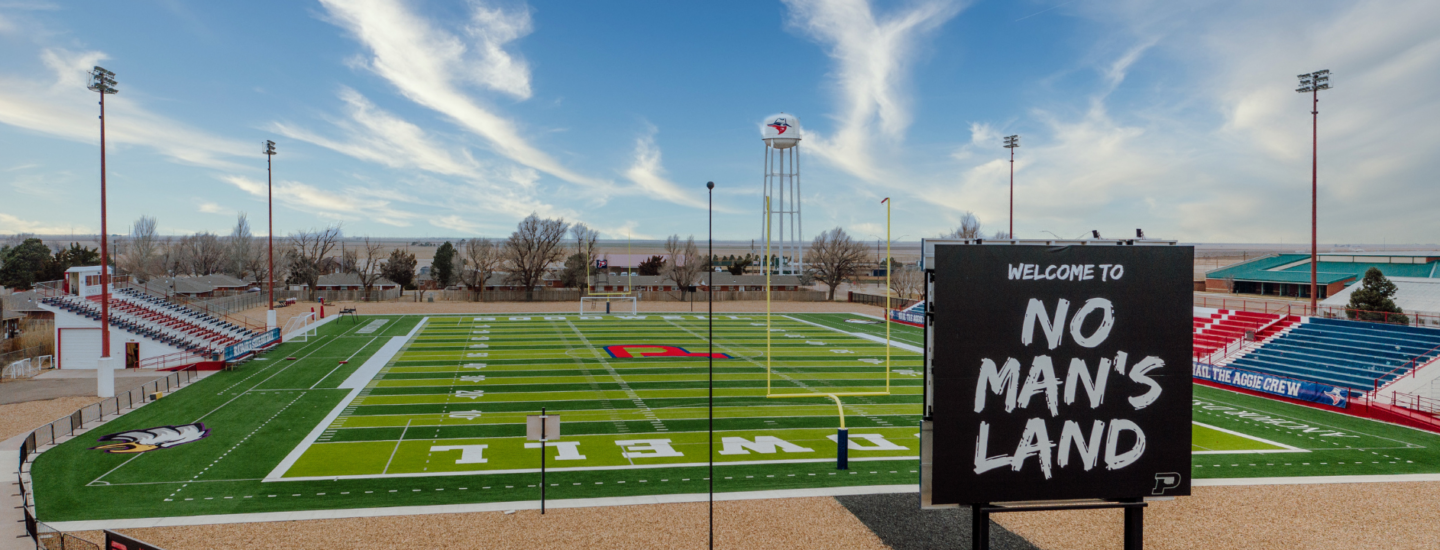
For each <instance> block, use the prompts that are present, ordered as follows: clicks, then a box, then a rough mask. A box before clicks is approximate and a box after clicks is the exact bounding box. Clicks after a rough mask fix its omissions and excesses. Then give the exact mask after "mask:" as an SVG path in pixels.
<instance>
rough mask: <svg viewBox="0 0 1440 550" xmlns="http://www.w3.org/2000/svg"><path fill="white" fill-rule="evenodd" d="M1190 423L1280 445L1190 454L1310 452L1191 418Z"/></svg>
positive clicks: (1193, 452) (1193, 453) (1267, 443)
mask: <svg viewBox="0 0 1440 550" xmlns="http://www.w3.org/2000/svg"><path fill="white" fill-rule="evenodd" d="M1190 423H1191V424H1194V425H1196V426H1202V427H1205V428H1210V429H1212V430H1215V431H1217V432H1220V433H1227V434H1230V435H1233V436H1236V437H1243V438H1245V439H1249V440H1251V441H1258V442H1260V443H1264V444H1266V445H1274V446H1276V447H1280V449H1279V450H1262V451H1253V450H1252V451H1190V454H1192V455H1233V454H1266V453H1308V452H1310V451H1309V450H1307V449H1301V448H1299V447H1292V446H1290V445H1286V444H1284V443H1280V442H1278V441H1270V440H1269V439H1262V438H1259V437H1255V436H1253V435H1249V434H1243V433H1240V432H1237V431H1234V430H1227V429H1225V428H1221V427H1219V426H1211V425H1209V424H1206V423H1204V422H1196V421H1194V420H1191V421H1190Z"/></svg>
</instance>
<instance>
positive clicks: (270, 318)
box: [265, 139, 277, 330]
mask: <svg viewBox="0 0 1440 550" xmlns="http://www.w3.org/2000/svg"><path fill="white" fill-rule="evenodd" d="M273 158H275V142H273V141H270V140H268V139H267V140H265V223H267V224H269V228H268V229H266V230H265V239H266V241H267V242H268V244H267V245H266V247H265V249H266V255H267V256H269V257H270V268H269V270H268V272H267V275H266V278H268V279H269V280H270V284H269V285H267V286H269V287H270V298H269V300H270V309H269V310H266V311H265V328H266V329H267V330H271V329H274V328H275V327H276V325H277V323H276V321H275V193H274V192H273V191H272V190H271V188H272V187H273V182H274V181H275V178H274V176H273V170H274V169H273V168H272V165H271V162H270V161H271V159H273Z"/></svg>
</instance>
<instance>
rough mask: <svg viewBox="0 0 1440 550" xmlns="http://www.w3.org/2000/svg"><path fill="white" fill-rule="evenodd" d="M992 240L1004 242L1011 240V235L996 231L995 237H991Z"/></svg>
mask: <svg viewBox="0 0 1440 550" xmlns="http://www.w3.org/2000/svg"><path fill="white" fill-rule="evenodd" d="M990 238H992V239H995V240H997V241H1003V240H1006V239H1009V238H1010V234H1009V233H1006V232H1004V231H996V232H995V234H994V235H991V236H990Z"/></svg>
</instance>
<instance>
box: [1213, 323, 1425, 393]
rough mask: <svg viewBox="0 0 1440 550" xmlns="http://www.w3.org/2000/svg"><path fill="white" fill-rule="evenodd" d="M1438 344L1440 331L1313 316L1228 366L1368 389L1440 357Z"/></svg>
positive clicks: (1360, 389) (1237, 358)
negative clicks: (1411, 365)
mask: <svg viewBox="0 0 1440 550" xmlns="http://www.w3.org/2000/svg"><path fill="white" fill-rule="evenodd" d="M1437 346H1440V330H1435V329H1427V328H1421V327H1405V326H1393V325H1383V324H1377V323H1362V322H1355V321H1343V320H1337V319H1323V318H1313V317H1312V318H1308V319H1307V320H1306V322H1305V323H1302V324H1301V325H1299V326H1297V327H1294V328H1293V330H1289V331H1286V332H1285V333H1283V334H1279V335H1277V336H1276V337H1274V338H1270V339H1267V340H1266V341H1265V342H1264V343H1263V344H1261V345H1259V346H1256V347H1255V349H1252V350H1248V351H1247V352H1246V353H1244V354H1243V355H1242V356H1239V357H1236V358H1234V360H1232V361H1228V362H1227V364H1229V365H1230V366H1233V367H1236V368H1243V369H1248V370H1254V371H1259V372H1264V373H1269V374H1275V375H1279V376H1288V377H1291V378H1299V379H1303V380H1311V381H1315V382H1322V383H1327V384H1332V385H1337V386H1344V387H1347V388H1351V389H1355V390H1359V391H1370V390H1373V389H1375V386H1376V383H1377V381H1378V383H1379V385H1381V386H1384V385H1387V384H1389V383H1390V382H1391V381H1393V380H1395V378H1396V377H1397V376H1398V375H1400V374H1403V373H1401V372H1397V370H1398V369H1399V368H1401V367H1404V366H1406V365H1409V364H1412V362H1414V363H1415V364H1425V363H1428V362H1431V361H1434V360H1435V359H1436V358H1437V357H1440V350H1437V349H1436V347H1437ZM1417 358H1418V361H1417ZM1407 370H1408V369H1407Z"/></svg>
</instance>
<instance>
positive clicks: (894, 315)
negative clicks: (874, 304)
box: [890, 302, 925, 327]
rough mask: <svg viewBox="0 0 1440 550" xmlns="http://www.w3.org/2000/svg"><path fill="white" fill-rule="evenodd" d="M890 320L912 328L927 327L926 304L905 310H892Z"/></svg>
mask: <svg viewBox="0 0 1440 550" xmlns="http://www.w3.org/2000/svg"><path fill="white" fill-rule="evenodd" d="M890 320H891V321H895V322H896V323H901V324H906V325H910V326H912V327H924V326H925V302H919V303H916V304H915V305H913V306H910V307H907V308H905V309H892V310H890Z"/></svg>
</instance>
